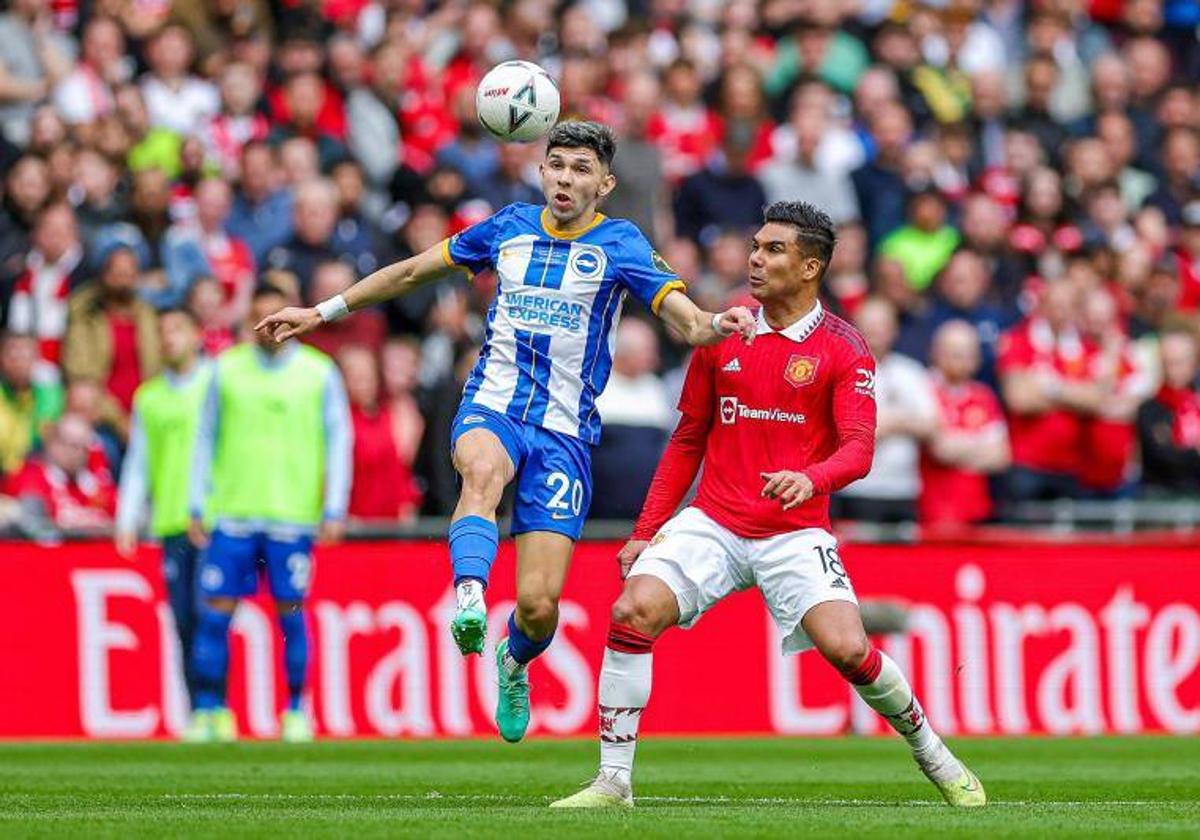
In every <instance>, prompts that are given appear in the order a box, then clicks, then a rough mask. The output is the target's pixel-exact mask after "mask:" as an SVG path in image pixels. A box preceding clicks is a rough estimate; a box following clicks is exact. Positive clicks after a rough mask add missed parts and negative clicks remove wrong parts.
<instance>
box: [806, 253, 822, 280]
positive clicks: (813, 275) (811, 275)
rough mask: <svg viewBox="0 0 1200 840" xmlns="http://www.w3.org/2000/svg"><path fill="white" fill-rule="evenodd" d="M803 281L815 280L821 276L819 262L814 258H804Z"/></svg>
mask: <svg viewBox="0 0 1200 840" xmlns="http://www.w3.org/2000/svg"><path fill="white" fill-rule="evenodd" d="M803 272H804V279H805V280H816V279H817V278H818V277H820V276H821V261H820V260H819V259H817V258H816V257H814V256H807V257H805V258H804V268H803Z"/></svg>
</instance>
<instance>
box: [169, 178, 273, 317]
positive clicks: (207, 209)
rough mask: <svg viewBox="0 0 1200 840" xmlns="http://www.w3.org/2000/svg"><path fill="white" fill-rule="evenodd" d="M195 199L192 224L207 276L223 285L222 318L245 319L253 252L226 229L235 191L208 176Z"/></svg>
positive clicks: (185, 229) (183, 226)
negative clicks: (206, 268) (205, 264)
mask: <svg viewBox="0 0 1200 840" xmlns="http://www.w3.org/2000/svg"><path fill="white" fill-rule="evenodd" d="M195 199H196V218H195V222H194V224H193V225H191V226H192V227H194V235H195V236H196V237H197V239H198V240H199V243H200V248H201V250H202V251H203V253H204V259H205V262H206V263H207V265H208V268H209V272H210V273H209V274H208V275H206V276H211V277H212V278H213V279H215V280H216V281H217V283H218V284H219V285H220V288H221V298H222V307H221V316H220V319H221V321H222V322H223V323H224V325H225V326H227V327H233V326H235V325H237V324H240V323H241V322H242V321H244V320H245V318H246V313H247V312H248V311H249V309H250V295H251V293H252V292H253V291H254V273H255V263H254V255H253V254H251V253H250V246H249V245H247V244H246V243H245V242H243V241H242V240H241V239H238V238H237V237H236V236H231V235H230V234H229V233H228V232H227V231H226V223H227V222H228V220H229V213H230V210H231V209H232V206H233V193H232V191H231V190H230V188H229V185H228V184H227V183H226V182H225V181H222V180H218V179H216V178H206V179H205V180H203V181H201V182H200V183H199V184H197V186H196V192H195ZM176 228H177V230H178V232H179V234H181V235H187V234H188V233H190V232H191V231H189V225H187V224H178V225H177V226H176ZM194 283H195V281H193V284H194Z"/></svg>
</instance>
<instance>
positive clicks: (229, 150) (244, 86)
mask: <svg viewBox="0 0 1200 840" xmlns="http://www.w3.org/2000/svg"><path fill="white" fill-rule="evenodd" d="M220 94H221V110H220V111H219V112H218V113H216V114H214V115H213V116H211V117H209V118H208V120H207V121H206V122H205V124H204V127H203V128H202V129H201V131H200V139H201V141H202V142H203V143H204V150H205V155H206V158H207V160H208V162H209V163H210V164H211V165H214V166H216V167H217V169H218V170H219V171H220V172H221V174H223V175H224V176H225V177H226V178H230V179H236V178H238V177H239V176H240V175H241V157H242V149H243V148H244V147H245V145H246V144H247V143H250V142H251V141H260V140H266V139H267V134H268V133H269V132H270V129H271V127H270V124H269V123H268V122H267V118H266V117H265V116H263V115H262V114H261V113H260V112H259V111H258V110H257V107H258V100H259V98H260V97H261V96H262V82H261V81H260V79H259V77H258V73H257V72H255V70H254V68H253V67H251V66H250V65H249V64H247V63H245V62H240V61H234V62H230V63H229V64H227V65H226V66H225V69H224V70H222V71H221V78H220Z"/></svg>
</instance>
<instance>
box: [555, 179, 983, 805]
mask: <svg viewBox="0 0 1200 840" xmlns="http://www.w3.org/2000/svg"><path fill="white" fill-rule="evenodd" d="M833 246H834V232H833V224H832V222H831V221H830V220H829V217H828V216H827V215H825V213H823V212H821V211H820V210H817V209H815V208H813V207H812V206H811V205H808V204H804V203H798V202H779V203H776V204H772V205H771V206H770V207H768V208H767V209H766V213H765V223H764V224H763V226H762V228H760V229H759V231H758V233H757V234H756V235H755V237H754V240H753V244H752V247H751V251H750V272H749V276H750V290H751V294H752V295H753V296H754V297H755V298H756V299H757V300H758V301H759V302H760V303H761V304H762V309H761V310H760V311H759V316H758V337H757V339H756V340H755V341H754V343H753V344H752V345H750V346H749V347H747V346H746V345H744V344H743V343H742V342H740V341H736V340H734V341H724V342H721V343H720V344H716V345H713V346H711V347H706V348H702V349H700V350H697V351H696V353H695V355H694V356H693V357H692V362H691V365H690V367H689V369H688V374H687V381H686V383H685V385H684V390H683V395H682V396H681V397H680V401H679V409H680V411H681V412H682V413H683V417H682V419H681V420H680V422H679V426H678V427H677V428H676V430H675V433H674V435H673V436H672V438H671V443H670V445H669V446H668V448H667V451H666V453H664V455H663V459H662V461H661V463H660V465H659V468H658V472H657V473H656V474H655V477H654V482H653V484H652V485H651V488H650V491H649V494H648V495H647V498H646V504H645V507H644V508H643V510H642V515H641V518H640V519H639V520H638V523H637V525H636V527H635V528H634V531H633V535H632V538H631V539H630V541H629V542H628V543H627V544H626V545H625V547H624V548H623V549H622V550H621V553H620V554H619V555H618V556H617V560H618V562H619V564H620V567H621V574H622V576H624V577H625V588H624V591H623V592H622V593H621V596H620V597H619V598H618V599H617V602H616V603H615V604H614V605H613V609H612V624H611V625H610V628H609V635H608V646H607V648H606V649H605V651H604V667H603V670H602V672H601V674H600V691H599V695H600V697H599V700H600V772H599V774H598V775H597V776H596V778H595V780H594V781H593V782H592V783H591V784H590V785H589V786H588V787H587V788H585V789H584V790H582V791H580V792H579V793H576V794H574V795H573V796H569V797H567V798H566V799H561V800H559V801H558V802H555V803H554V805H553V806H552V807H560V808H601V807H622V806H625V807H628V806H631V805H632V804H633V787H632V782H631V775H632V772H633V755H634V748H635V746H636V743H637V729H638V721H639V719H640V717H641V714H642V711H643V709H644V708H645V706H646V703H647V701H648V700H649V699H650V672H651V649H652V648H653V646H654V642H655V639H657V637H658V636H659V635H660V634H661V633H662V632H663V631H664V630H666V629H667V628H668V627H673V626H675V625H679V626H681V627H691V626H692V625H693V624H695V623H696V621H698V620H699V618H700V616H701V615H703V614H704V613H705V612H706V611H707V610H709V609H710V608H712V607H713V606H714V605H715V604H716V603H717V602H718V601H720V600H721V599H722V598H724V597H725V596H726V595H729V594H730V593H732V592H734V591H736V590H741V589H746V588H748V587H750V586H757V587H758V588H759V590H760V591H761V592H762V594H763V598H764V599H765V600H766V602H767V607H768V609H769V610H770V611H771V615H772V617H773V618H774V620H775V623H776V624H777V626H778V627H779V629H780V633H781V636H782V637H783V650H784V652H785V653H796V652H799V651H801V650H804V649H805V648H808V647H816V648H817V650H819V651H820V652H821V654H822V655H823V656H824V657H825V658H826V659H827V660H828V661H829V662H830V663H831V664H832V665H833V666H834V667H835V668H837V669H838V671H840V672H841V673H842V675H843V676H845V678H846V679H847V680H848V681H849V682H850V683H851V684H852V685H853V686H854V688H855V690H857V691H858V693H859V695H860V696H861V697H862V698H863V700H864V701H866V703H867V704H868V705H869V706H871V707H872V708H873V709H875V710H876V711H878V712H879V713H880V714H882V715H884V716H885V717H886V718H887V720H888V722H889V723H891V725H892V727H893V728H894V729H895V730H896V731H897V732H899V733H900V734H901V735H902V736H904V738H905V739H906V740H907V741H908V743H909V744H910V745H911V746H912V750H913V755H914V757H915V758H916V760H917V764H918V765H919V766H920V767H921V769H922V770H923V771H924V772H925V775H927V776H928V777H929V778H930V779H931V780H932V781H933V782H934V784H935V785H937V787H938V789H939V790H941V792H942V795H943V796H944V797H945V798H946V801H948V802H949V803H950V804H952V805H959V806H971V805H983V804H984V803H985V802H986V797H985V795H984V791H983V786H982V785H981V784H980V783H979V780H978V779H977V778H976V777H975V775H974V774H973V773H971V771H970V770H968V769H967V768H966V767H965V766H964V765H963V764H962V763H961V762H960V761H959V760H958V759H957V758H955V757H954V755H953V754H951V752H950V750H949V749H948V748H947V747H946V746H945V744H943V743H942V741H941V739H939V738H938V736H937V735H936V734H935V733H934V732H933V730H932V729H931V728H930V725H929V722H928V721H927V720H926V718H925V714H924V712H923V711H922V710H921V706H920V704H919V703H918V702H917V699H916V697H915V696H914V694H913V690H912V688H911V687H910V686H909V684H908V681H907V680H906V679H905V677H904V674H903V673H901V671H900V668H899V667H897V665H896V663H895V662H893V661H892V660H891V659H890V658H888V657H887V656H886V655H885V654H883V653H881V652H880V651H879V650H878V649H875V648H872V647H871V644H870V642H869V641H868V640H867V635H866V633H865V632H864V630H863V625H862V619H861V618H860V616H859V612H858V601H857V600H856V598H855V596H854V590H853V589H852V588H851V585H850V579H849V577H848V576H847V574H846V570H845V568H844V567H843V566H842V563H841V560H840V559H839V558H838V552H837V541H836V540H835V539H834V537H833V535H832V534H830V533H829V494H830V493H831V492H833V491H834V490H837V489H838V488H840V487H844V486H845V485H847V484H849V483H850V482H851V481H854V480H855V479H858V478H861V477H862V476H864V475H866V473H867V471H868V469H870V466H871V455H872V452H873V450H874V440H875V398H874V377H875V361H874V359H872V358H871V354H870V351H869V350H868V349H867V345H866V342H865V341H864V340H863V338H862V336H861V335H859V333H858V332H857V331H856V330H855V329H854V328H853V327H851V326H850V325H849V324H847V323H846V322H845V321H843V320H841V319H840V318H837V317H835V316H833V315H832V314H829V313H827V312H825V311H824V310H823V309H822V307H821V304H820V302H819V301H818V300H817V290H818V288H819V285H820V281H821V277H822V275H823V274H824V273H825V269H826V266H828V265H829V259H830V257H831V256H832V254H833ZM702 462H703V464H704V474H703V478H702V479H701V481H700V490H699V494H698V495H697V496H696V500H695V502H693V504H692V505H691V506H690V507H688V508H686V509H684V510H683V511H682V512H681V513H679V514H678V515H677V516H674V517H672V516H671V514H672V513H674V511H675V509H676V506H677V505H678V504H679V502H680V501H681V500H682V499H683V496H684V494H685V493H686V492H687V489H688V488H689V487H690V486H691V483H692V479H693V478H695V476H696V471H697V470H698V469H699V468H700V466H701V463H702ZM668 520H669V521H668ZM652 537H653V539H651V538H652Z"/></svg>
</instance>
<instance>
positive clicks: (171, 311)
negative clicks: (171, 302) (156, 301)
mask: <svg viewBox="0 0 1200 840" xmlns="http://www.w3.org/2000/svg"><path fill="white" fill-rule="evenodd" d="M168 315H182V316H183V317H184V318H187V319H188V320H189V321H191V322H192V324H193V325H194V326H197V327H198V326H200V319H199V318H197V317H196V313H195V312H193V311H192V310H190V309H188V308H187V307H186V306H168V307H167V308H166V309H160V310H158V318H159V320H160V321H161V320H162V319H163V318H165V317H167V316H168Z"/></svg>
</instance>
